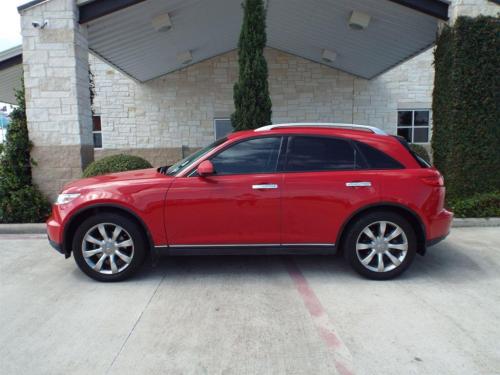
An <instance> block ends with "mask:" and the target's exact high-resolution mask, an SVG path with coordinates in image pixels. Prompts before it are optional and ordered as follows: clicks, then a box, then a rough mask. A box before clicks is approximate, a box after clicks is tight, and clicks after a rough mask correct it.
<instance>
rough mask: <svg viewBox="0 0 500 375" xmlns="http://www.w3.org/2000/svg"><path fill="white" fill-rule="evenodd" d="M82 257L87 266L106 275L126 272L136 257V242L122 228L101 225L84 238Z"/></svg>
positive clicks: (93, 228)
mask: <svg viewBox="0 0 500 375" xmlns="http://www.w3.org/2000/svg"><path fill="white" fill-rule="evenodd" d="M82 255H83V258H84V259H85V262H86V263H87V265H88V266H89V267H90V268H91V269H93V270H94V271H96V272H99V273H101V274H105V275H111V274H117V273H120V272H122V271H123V270H125V269H126V268H127V267H128V266H129V265H130V263H131V262H132V259H133V257H134V241H133V239H132V237H131V236H130V234H129V233H128V232H127V231H126V230H125V229H123V228H122V227H121V226H119V225H116V224H113V223H100V224H97V225H94V226H93V227H92V228H90V229H89V230H88V231H87V232H86V233H85V235H84V236H83V241H82Z"/></svg>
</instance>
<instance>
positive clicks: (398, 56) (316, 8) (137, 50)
mask: <svg viewBox="0 0 500 375" xmlns="http://www.w3.org/2000/svg"><path fill="white" fill-rule="evenodd" d="M45 1H50V0H34V1H30V2H28V3H26V4H24V5H22V6H20V7H19V8H18V9H19V10H20V11H22V10H24V9H27V8H29V7H33V6H36V5H38V4H40V3H43V2H45ZM77 4H78V5H79V7H80V22H82V23H85V24H86V25H87V26H88V38H89V48H90V49H91V50H92V51H93V52H94V53H95V54H96V55H98V56H100V57H101V58H103V59H104V60H106V61H108V62H109V63H110V64H111V65H113V66H115V67H117V68H118V69H119V70H121V71H123V72H124V73H126V74H128V75H129V76H131V77H132V78H134V79H137V80H138V81H142V82H144V81H148V80H151V79H153V78H156V77H159V76H161V75H164V74H167V73H169V72H172V71H175V70H178V69H181V68H183V67H185V66H188V65H192V64H195V63H198V62H200V61H203V60H205V59H208V58H211V57H214V56H216V55H219V54H222V53H225V52H228V51H231V50H233V49H235V48H236V47H237V42H238V36H239V32H240V27H241V20H242V8H241V4H240V1H239V0H211V1H203V0H77ZM266 4H267V8H268V10H267V12H268V14H267V34H268V35H267V41H268V42H267V45H268V46H269V47H272V48H275V49H278V50H281V51H284V52H288V53H290V54H293V55H297V56H300V57H303V58H305V59H308V60H311V61H315V62H318V63H321V64H324V65H328V66H330V67H332V68H336V69H340V70H342V71H345V72H348V73H351V74H353V75H356V76H360V77H363V78H367V79H371V78H373V77H375V76H377V75H379V74H381V73H383V72H385V71H387V70H389V69H391V68H392V67H394V66H395V65H397V64H399V63H401V62H404V61H406V60H407V59H409V58H411V57H413V56H414V55H416V54H418V53H420V52H421V51H423V50H425V49H427V48H429V47H430V46H432V45H433V44H434V41H435V36H436V33H437V30H438V23H439V20H440V19H446V18H447V11H448V4H447V3H445V2H444V1H441V0H357V1H356V2H353V1H352V0H308V1H304V0H267V2H266ZM352 11H358V12H363V13H365V14H368V15H369V16H370V23H369V25H368V27H367V28H366V29H364V30H352V29H351V28H349V25H348V19H349V16H350V14H351V12H352ZM164 13H168V14H169V16H170V19H171V22H172V25H173V27H172V29H171V30H169V31H168V32H157V31H155V30H154V28H153V25H152V19H153V18H154V17H155V16H157V15H160V14H164ZM323 50H328V51H332V52H334V55H336V56H337V57H336V59H335V60H334V61H332V62H326V61H324V60H322V52H323ZM185 52H190V53H191V55H192V60H191V61H190V62H189V63H186V64H183V63H182V62H179V61H178V59H177V55H178V54H182V53H185ZM0 64H1V59H0Z"/></svg>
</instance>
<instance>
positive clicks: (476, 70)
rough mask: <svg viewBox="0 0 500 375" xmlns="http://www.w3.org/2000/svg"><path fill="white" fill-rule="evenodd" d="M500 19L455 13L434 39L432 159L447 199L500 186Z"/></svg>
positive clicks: (452, 200) (467, 195)
mask: <svg viewBox="0 0 500 375" xmlns="http://www.w3.org/2000/svg"><path fill="white" fill-rule="evenodd" d="M498 51H500V18H499V17H485V16H480V17H477V18H469V17H459V18H458V19H457V21H456V22H455V24H454V25H453V26H452V27H446V28H445V29H444V30H443V32H442V33H441V35H440V37H439V38H438V43H437V48H436V52H435V68H436V75H435V85H434V86H435V87H434V94H433V105H432V109H433V114H434V119H433V139H432V147H433V158H434V164H435V165H436V167H437V168H438V169H439V170H440V171H441V172H442V173H443V174H444V177H445V181H446V184H447V196H448V199H449V202H455V201H465V200H467V199H466V198H468V197H470V196H472V195H475V194H479V193H487V192H492V191H498V190H499V189H500V172H499V171H500V147H499V144H500V126H499V119H500V105H499V103H500V90H499V87H500V53H498Z"/></svg>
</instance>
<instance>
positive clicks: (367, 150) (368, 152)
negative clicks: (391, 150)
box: [356, 142, 403, 169]
mask: <svg viewBox="0 0 500 375" xmlns="http://www.w3.org/2000/svg"><path fill="white" fill-rule="evenodd" d="M356 147H357V148H358V150H359V151H360V152H361V153H362V155H363V156H364V159H365V160H366V164H367V165H368V168H370V169H401V168H403V166H402V165H401V163H399V162H398V161H396V160H394V159H393V158H391V157H390V156H389V155H387V154H385V153H383V152H382V151H380V150H377V149H376V148H374V147H372V146H369V145H367V144H366V143H363V142H356Z"/></svg>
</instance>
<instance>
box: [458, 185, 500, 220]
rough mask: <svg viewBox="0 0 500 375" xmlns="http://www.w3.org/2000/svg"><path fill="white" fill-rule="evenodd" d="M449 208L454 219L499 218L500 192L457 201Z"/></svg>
mask: <svg viewBox="0 0 500 375" xmlns="http://www.w3.org/2000/svg"><path fill="white" fill-rule="evenodd" d="M449 207H450V209H451V210H452V211H453V213H454V214H455V216H456V217H500V191H497V192H493V193H483V194H476V195H474V196H472V197H470V198H465V199H457V200H455V201H451V202H450V203H449Z"/></svg>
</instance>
